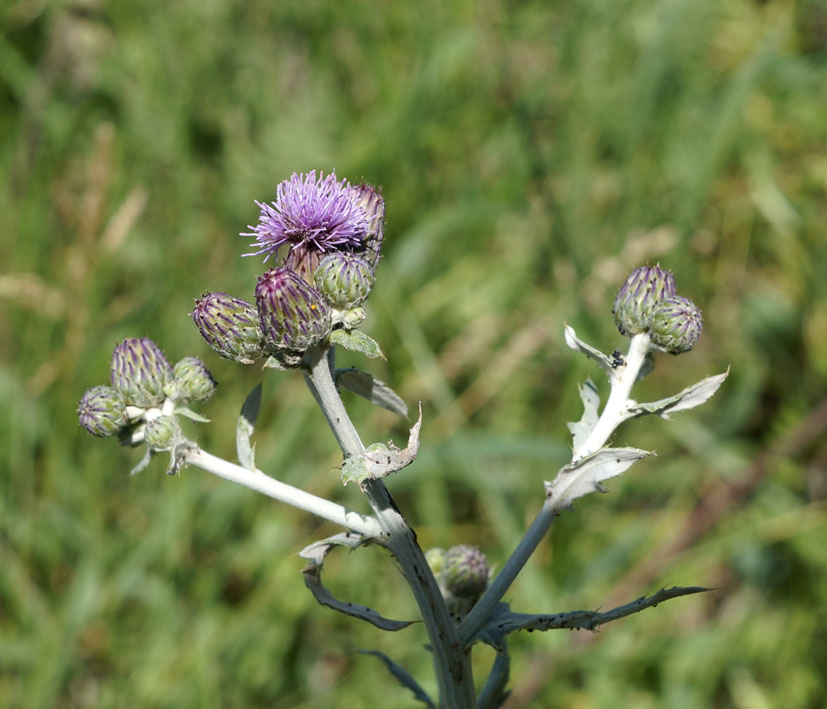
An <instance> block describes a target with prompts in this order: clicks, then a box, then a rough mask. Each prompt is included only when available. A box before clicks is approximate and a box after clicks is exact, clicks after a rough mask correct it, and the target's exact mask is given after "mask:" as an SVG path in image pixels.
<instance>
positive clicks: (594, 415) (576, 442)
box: [568, 379, 600, 450]
mask: <svg viewBox="0 0 827 709" xmlns="http://www.w3.org/2000/svg"><path fill="white" fill-rule="evenodd" d="M580 399H581V401H582V402H583V415H582V416H581V417H580V420H579V421H572V422H570V423H569V424H568V429H569V431H571V434H572V439H573V447H574V450H578V449H579V448H580V446H581V445H582V444H583V442H584V441H585V440H586V439H587V438H588V437H589V434H590V433H591V432H592V431H593V430H594V427H595V426H596V425H597V420H598V418H599V413H598V408H599V407H600V395H599V394H598V393H597V388H596V387H595V386H594V383H593V382H592V380H591V379H588V380H586V382H585V383H584V384H581V385H580Z"/></svg>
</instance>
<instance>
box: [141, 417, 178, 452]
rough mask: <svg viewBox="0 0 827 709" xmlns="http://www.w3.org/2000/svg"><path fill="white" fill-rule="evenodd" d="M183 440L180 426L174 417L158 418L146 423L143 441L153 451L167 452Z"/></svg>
mask: <svg viewBox="0 0 827 709" xmlns="http://www.w3.org/2000/svg"><path fill="white" fill-rule="evenodd" d="M182 438H183V434H182V433H181V426H180V424H179V423H178V419H176V418H175V417H174V416H159V417H158V418H154V419H151V420H149V421H147V422H146V428H145V429H144V440H145V441H146V444H147V445H148V446H149V447H150V448H151V449H152V450H154V451H168V450H171V449H172V447H173V446H174V445H175V444H176V443H178V441H180V440H181V439H182Z"/></svg>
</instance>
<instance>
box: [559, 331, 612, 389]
mask: <svg viewBox="0 0 827 709" xmlns="http://www.w3.org/2000/svg"><path fill="white" fill-rule="evenodd" d="M565 340H566V345H568V347H569V348H570V349H572V350H574V351H575V352H579V353H580V354H584V355H586V357H589V358H590V359H593V360H594V361H595V362H597V363H598V364H599V365H600V366H601V367H602V368H603V369H604V370H605V371H606V374H608V375H609V379H611V378H612V375H613V373H614V367H613V366H612V360H611V359H610V358H609V357H607V356H606V355H605V354H603V353H602V352H601V351H600V350H598V349H595V348H594V347H592V346H591V345H587V344H586V343H585V342H583V340H581V339H580V338H579V337H577V333H576V332H575V331H574V328H573V327H571V325H566V329H565Z"/></svg>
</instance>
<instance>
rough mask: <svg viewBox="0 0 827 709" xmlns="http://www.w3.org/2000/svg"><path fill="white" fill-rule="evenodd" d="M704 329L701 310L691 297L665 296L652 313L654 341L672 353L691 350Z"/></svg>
mask: <svg viewBox="0 0 827 709" xmlns="http://www.w3.org/2000/svg"><path fill="white" fill-rule="evenodd" d="M702 330H703V317H702V316H701V311H700V309H699V308H698V306H697V305H695V303H693V302H692V301H691V300H689V298H683V297H681V296H679V295H673V296H670V297H669V298H664V299H663V300H662V301H661V303H660V305H659V306H658V307H657V309H656V310H655V312H654V314H653V315H652V342H653V343H654V344H655V345H657V346H658V347H660V348H661V349H664V350H666V351H667V352H669V353H671V354H680V353H681V352H688V351H689V350H691V349H692V348H693V347H694V346H695V343H696V342H697V341H698V338H699V337H700V336H701V331H702Z"/></svg>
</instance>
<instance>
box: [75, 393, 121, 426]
mask: <svg viewBox="0 0 827 709" xmlns="http://www.w3.org/2000/svg"><path fill="white" fill-rule="evenodd" d="M78 418H79V419H80V423H81V425H82V426H83V427H84V428H85V429H86V430H87V431H89V433H91V434H92V435H93V436H114V435H115V434H116V433H118V432H119V431H120V430H121V429H122V428H123V427H124V426H126V424H127V421H128V419H127V416H126V402H125V401H124V400H123V397H122V396H121V394H120V393H119V392H118V391H116V390H115V389H113V388H112V387H107V386H96V387H92V388H91V389H87V390H86V392H85V393H84V394H83V398H82V399H81V400H80V404H78Z"/></svg>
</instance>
